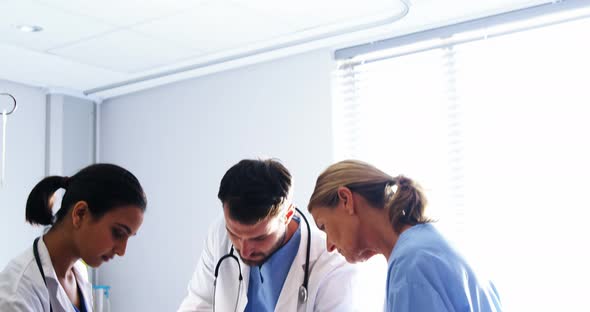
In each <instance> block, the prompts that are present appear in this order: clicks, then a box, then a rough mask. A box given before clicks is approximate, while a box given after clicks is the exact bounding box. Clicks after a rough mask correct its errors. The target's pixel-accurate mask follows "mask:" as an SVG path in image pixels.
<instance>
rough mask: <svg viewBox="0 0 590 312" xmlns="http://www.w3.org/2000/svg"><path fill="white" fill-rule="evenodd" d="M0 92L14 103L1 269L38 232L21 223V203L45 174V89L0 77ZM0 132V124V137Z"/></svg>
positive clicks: (2, 194)
mask: <svg viewBox="0 0 590 312" xmlns="http://www.w3.org/2000/svg"><path fill="white" fill-rule="evenodd" d="M0 92H5V93H10V94H12V95H13V96H14V97H15V98H16V100H17V104H18V109H17V111H16V112H14V113H13V114H11V115H9V116H8V120H7V129H6V183H5V185H4V187H0V241H1V244H0V246H1V248H0V270H1V269H2V268H4V266H5V265H6V264H7V263H8V262H9V261H10V259H12V258H13V257H14V256H16V255H17V254H18V253H20V252H22V251H23V250H25V249H26V248H28V247H29V246H30V245H31V244H32V242H33V239H34V237H35V236H36V235H37V234H38V233H39V229H38V228H37V229H36V228H33V227H31V226H29V225H28V223H26V222H25V204H26V202H27V196H28V195H29V191H30V190H31V189H32V188H33V186H35V184H36V183H37V182H38V180H39V179H41V178H42V177H43V176H44V174H45V92H43V90H41V89H38V88H32V87H28V86H24V85H21V84H16V83H12V82H9V81H5V80H0ZM0 117H1V116H0ZM0 122H1V121H0ZM1 133H2V128H1V127H0V140H1V135H2V134H1ZM1 149H2V147H1V146H0V150H1ZM0 155H1V151H0ZM0 157H1V156H0Z"/></svg>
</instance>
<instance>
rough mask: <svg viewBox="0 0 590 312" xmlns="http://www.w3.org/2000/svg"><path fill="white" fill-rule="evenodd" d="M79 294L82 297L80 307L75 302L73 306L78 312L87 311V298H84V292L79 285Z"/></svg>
mask: <svg viewBox="0 0 590 312" xmlns="http://www.w3.org/2000/svg"><path fill="white" fill-rule="evenodd" d="M78 296H79V297H80V309H78V308H77V307H76V306H75V305H74V304H73V303H72V306H73V307H74V310H76V312H87V311H86V300H84V295H83V294H82V290H80V287H78Z"/></svg>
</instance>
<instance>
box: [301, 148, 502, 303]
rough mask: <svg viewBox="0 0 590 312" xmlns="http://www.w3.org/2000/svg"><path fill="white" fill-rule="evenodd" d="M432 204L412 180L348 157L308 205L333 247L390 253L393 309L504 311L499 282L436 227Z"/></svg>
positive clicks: (351, 257) (322, 179)
mask: <svg viewBox="0 0 590 312" xmlns="http://www.w3.org/2000/svg"><path fill="white" fill-rule="evenodd" d="M425 207H426V198H425V196H424V193H423V192H422V190H421V189H420V187H419V186H418V185H417V184H416V183H414V182H413V181H412V180H410V179H408V178H406V177H403V176H398V177H392V176H390V175H388V174H386V173H385V172H383V171H381V170H379V169H377V168H375V167H374V166H372V165H370V164H367V163H364V162H361V161H356V160H346V161H341V162H338V163H336V164H334V165H332V166H330V167H328V169H326V170H325V171H324V172H323V173H322V174H321V175H320V176H319V177H318V179H317V182H316V186H315V189H314V191H313V194H312V196H311V199H310V202H309V206H308V209H309V211H310V213H311V214H312V215H313V218H314V219H315V222H316V224H317V226H318V227H319V228H320V229H321V230H322V231H324V232H325V233H326V235H327V249H328V251H333V250H338V252H339V253H341V254H342V255H343V256H344V257H345V258H346V260H347V261H348V262H351V263H355V262H360V261H365V260H367V259H369V258H371V257H372V256H374V255H376V254H381V255H384V256H385V257H386V258H387V262H388V273H387V286H386V287H387V289H386V307H385V311H395V312H404V311H412V312H421V311H428V312H433V311H474V312H475V311H501V310H502V307H501V303H500V299H499V296H498V293H497V291H496V289H495V288H494V286H493V284H492V283H491V282H489V281H487V280H483V279H481V278H480V277H478V276H477V275H476V274H475V273H474V271H473V269H472V268H471V266H470V265H469V264H468V263H467V261H466V260H465V259H464V258H463V257H462V256H461V255H460V254H459V253H458V252H457V251H456V250H455V249H453V247H452V246H451V245H450V244H449V243H448V242H447V241H446V240H445V238H444V237H443V236H442V235H441V234H440V233H439V232H438V231H437V230H436V229H435V227H434V226H433V225H432V224H431V220H430V219H428V218H427V217H426V216H425V214H424V210H425Z"/></svg>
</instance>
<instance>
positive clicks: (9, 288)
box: [0, 239, 92, 312]
mask: <svg viewBox="0 0 590 312" xmlns="http://www.w3.org/2000/svg"><path fill="white" fill-rule="evenodd" d="M38 247H39V257H40V259H41V265H42V267H43V271H44V272H45V278H46V280H47V286H45V282H44V281H43V278H42V277H41V273H40V272H39V268H38V267H37V263H36V261H35V257H34V254H33V247H29V249H27V250H26V251H25V252H23V253H22V254H21V255H20V256H18V257H17V258H15V259H13V260H12V261H11V262H10V263H9V264H8V265H7V266H6V268H5V269H4V271H2V273H0V311H2V312H20V311H49V301H50V300H51V304H52V307H53V311H54V312H60V311H68V312H69V311H73V307H72V305H71V303H70V300H69V299H68V297H67V295H66V293H65V291H64V290H63V288H62V287H61V285H60V284H59V282H58V280H57V276H56V274H55V270H54V269H53V265H52V263H51V258H50V257H49V252H48V251H47V247H46V246H45V243H44V242H43V240H42V239H41V240H39V245H38ZM74 272H75V274H76V280H77V282H78V284H79V286H80V289H81V290H82V294H83V296H84V299H85V302H86V308H87V310H88V311H92V310H91V307H92V292H91V285H90V283H89V282H88V273H87V270H86V267H85V266H84V264H82V263H81V262H77V263H76V264H75V265H74ZM50 294H51V295H50ZM50 298H51V299H50Z"/></svg>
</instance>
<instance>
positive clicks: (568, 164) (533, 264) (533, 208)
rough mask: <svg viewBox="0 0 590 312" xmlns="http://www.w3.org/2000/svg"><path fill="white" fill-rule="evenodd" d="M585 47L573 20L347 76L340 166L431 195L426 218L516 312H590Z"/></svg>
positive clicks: (450, 46)
mask: <svg viewBox="0 0 590 312" xmlns="http://www.w3.org/2000/svg"><path fill="white" fill-rule="evenodd" d="M525 22H526V21H525ZM465 34H466V33H463V34H461V33H456V34H454V37H457V38H460V37H461V35H465ZM587 38H590V19H589V18H576V19H572V20H570V21H567V22H561V23H552V25H546V26H543V27H535V28H527V30H525V31H517V32H508V33H507V34H503V35H498V36H490V37H488V38H486V39H483V40H456V41H450V39H453V37H451V38H450V39H449V38H447V39H444V40H442V39H440V40H439V41H438V43H435V44H432V45H431V48H428V49H424V48H417V49H415V50H414V52H407V48H408V46H401V47H396V48H393V49H389V50H379V51H375V52H373V53H368V54H362V55H357V56H355V57H354V58H352V59H349V60H343V61H340V63H339V65H338V70H337V72H336V76H337V78H336V79H334V81H335V88H334V90H335V92H334V98H335V104H334V127H335V129H334V130H335V131H334V133H335V148H336V158H337V160H341V159H345V158H357V159H361V160H364V161H367V162H370V163H372V164H374V165H376V166H377V167H379V168H381V169H384V170H385V171H387V172H389V173H390V174H392V175H397V174H402V173H403V174H404V175H406V176H408V177H410V178H412V179H414V180H416V181H418V182H419V183H420V184H422V186H423V187H424V188H425V190H426V194H427V196H428V198H429V201H430V205H429V208H428V210H427V211H428V212H429V215H430V216H432V217H434V218H435V219H438V220H439V221H438V222H437V223H436V224H437V227H438V228H439V229H440V230H441V231H442V232H443V233H444V234H445V235H446V237H447V238H448V239H449V240H451V241H452V242H453V243H454V244H455V245H456V246H457V248H458V249H459V250H460V251H461V252H462V253H463V254H464V255H465V256H466V258H467V259H468V261H469V262H470V263H471V264H472V265H473V266H474V267H475V268H476V269H477V270H480V271H481V272H484V274H485V273H487V274H489V275H490V277H491V279H492V280H493V281H494V283H495V285H496V286H497V287H498V289H499V291H500V295H501V299H502V303H503V305H504V307H505V310H506V311H568V310H572V311H580V310H587V309H588V308H589V307H590V303H588V301H587V300H586V299H585V298H586V297H587V296H588V294H587V292H588V285H587V281H589V280H590V266H589V265H588V264H589V263H590V253H589V252H588V251H587V249H588V246H589V245H590V226H588V225H587V223H588V220H589V219H590V198H588V196H587V195H586V194H588V193H589V192H590V84H589V81H590V40H588V39H587ZM410 48H411V47H410ZM403 49H406V50H403ZM400 51H401V52H400ZM376 55H377V56H376Z"/></svg>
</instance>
